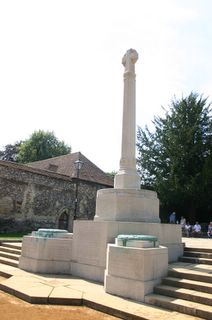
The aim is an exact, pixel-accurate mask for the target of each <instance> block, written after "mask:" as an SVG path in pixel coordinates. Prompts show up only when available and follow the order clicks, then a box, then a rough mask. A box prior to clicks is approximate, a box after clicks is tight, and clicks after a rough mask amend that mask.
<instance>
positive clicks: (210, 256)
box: [184, 251, 212, 260]
mask: <svg viewBox="0 0 212 320" xmlns="http://www.w3.org/2000/svg"><path fill="white" fill-rule="evenodd" d="M184 255H185V256H186V257H198V258H206V259H211V260H212V253H209V252H199V251H185V252H184Z"/></svg>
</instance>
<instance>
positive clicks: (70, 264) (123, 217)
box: [19, 49, 183, 301]
mask: <svg viewBox="0 0 212 320" xmlns="http://www.w3.org/2000/svg"><path fill="white" fill-rule="evenodd" d="M137 60H138V54H137V52H136V51H135V50H133V49H130V50H128V51H127V52H126V54H125V55H124V57H123V59H122V64H123V66H124V101H123V119H122V145H121V159H120V167H119V171H118V173H117V174H116V176H115V180H114V188H111V189H101V190H99V191H98V193H97V199H96V213H95V217H94V221H83V220H75V221H74V228H73V233H68V232H67V231H66V230H63V231H62V230H57V229H55V230H54V229H43V230H42V229H40V230H38V231H35V232H33V233H32V235H30V236H25V237H24V239H23V245H22V253H21V258H20V262H19V267H20V268H21V269H24V270H27V271H31V272H38V273H46V274H52V273H57V274H68V275H73V276H79V277H81V278H84V279H90V280H95V281H99V282H101V283H104V289H105V291H106V292H108V293H110V294H114V295H118V296H121V297H126V298H131V299H133V300H137V301H144V297H145V295H147V294H149V293H151V292H153V288H154V286H155V285H156V284H158V283H160V281H161V278H162V277H164V276H166V274H167V271H168V263H169V262H174V261H177V259H178V257H179V256H181V255H182V253H183V244H182V240H181V227H180V226H179V225H175V224H161V223H160V218H159V199H158V197H157V194H156V193H155V192H153V191H149V190H143V189H140V177H139V175H138V174H137V171H136V159H135V133H136V81H135V78H136V74H135V64H136V62H137Z"/></svg>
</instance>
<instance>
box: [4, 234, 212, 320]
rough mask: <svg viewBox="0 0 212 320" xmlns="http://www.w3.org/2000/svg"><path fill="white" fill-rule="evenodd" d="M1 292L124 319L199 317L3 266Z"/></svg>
mask: <svg viewBox="0 0 212 320" xmlns="http://www.w3.org/2000/svg"><path fill="white" fill-rule="evenodd" d="M183 242H185V244H186V246H192V245H193V246H194V247H198V246H199V247H209V248H212V239H197V238H196V239H193V238H183ZM0 274H1V275H3V276H7V277H8V279H5V280H4V281H3V282H1V284H0V289H1V290H3V291H5V292H8V293H10V294H12V295H14V296H17V297H19V298H21V299H23V300H25V301H28V302H30V303H39V304H59V305H85V306H88V307H90V308H93V309H96V310H99V311H103V312H105V313H108V314H111V315H113V316H117V317H120V318H122V319H147V320H153V319H154V320H155V319H156V318H157V319H164V320H166V319H170V318H171V319H172V320H192V319H200V318H197V317H193V316H189V315H186V314H181V313H178V312H174V311H169V310H164V309H161V308H157V307H152V306H149V305H147V304H144V303H140V302H135V301H131V300H127V299H123V298H120V297H117V296H114V295H110V294H107V293H105V292H104V288H103V285H102V284H100V283H96V282H92V281H88V280H84V279H80V278H77V277H72V276H69V275H67V276H64V275H40V274H33V273H29V272H26V271H24V270H20V269H18V268H15V267H12V266H7V265H4V264H0Z"/></svg>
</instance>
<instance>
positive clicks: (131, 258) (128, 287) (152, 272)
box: [104, 240, 168, 301]
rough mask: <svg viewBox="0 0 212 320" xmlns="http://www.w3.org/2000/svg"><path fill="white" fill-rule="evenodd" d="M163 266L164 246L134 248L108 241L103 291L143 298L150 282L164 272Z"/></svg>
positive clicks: (165, 259)
mask: <svg viewBox="0 0 212 320" xmlns="http://www.w3.org/2000/svg"><path fill="white" fill-rule="evenodd" d="M136 242H139V240H136ZM140 242H142V241H140ZM131 243H132V242H131ZM149 245H150V246H151V244H149ZM167 270H168V249H167V248H166V247H163V246H158V247H149V248H142V247H140V248H136V247H123V246H117V245H114V244H108V248H107V266H106V271H105V281H104V287H105V291H106V292H107V293H111V294H115V295H118V296H121V297H125V298H130V299H133V300H138V301H144V297H145V295H147V294H149V293H151V292H153V288H154V286H155V285H156V284H158V283H160V282H161V278H162V277H164V276H166V274H167Z"/></svg>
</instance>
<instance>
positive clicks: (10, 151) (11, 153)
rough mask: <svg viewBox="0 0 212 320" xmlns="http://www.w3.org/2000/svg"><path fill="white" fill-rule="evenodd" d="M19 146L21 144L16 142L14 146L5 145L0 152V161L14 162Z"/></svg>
mask: <svg viewBox="0 0 212 320" xmlns="http://www.w3.org/2000/svg"><path fill="white" fill-rule="evenodd" d="M20 145H21V142H16V143H15V144H7V145H6V146H5V147H4V150H0V160H6V161H16V157H17V154H18V150H19V147H20Z"/></svg>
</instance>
